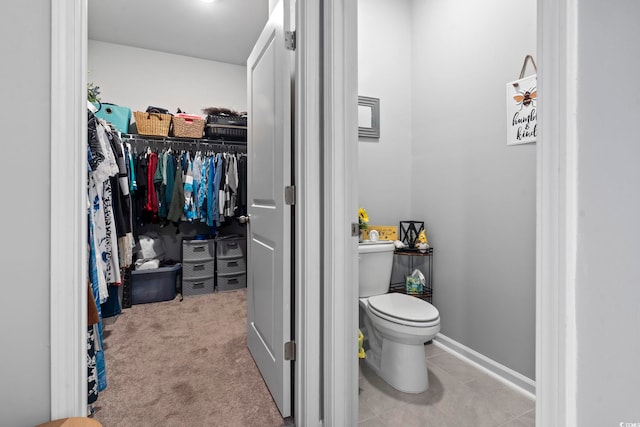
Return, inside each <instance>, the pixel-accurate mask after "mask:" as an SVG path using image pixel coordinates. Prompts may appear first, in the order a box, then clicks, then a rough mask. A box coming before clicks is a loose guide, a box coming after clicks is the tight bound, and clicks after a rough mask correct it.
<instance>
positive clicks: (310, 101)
mask: <svg viewBox="0 0 640 427" xmlns="http://www.w3.org/2000/svg"><path fill="white" fill-rule="evenodd" d="M295 7H296V29H295V30H296V77H295V102H294V108H295V138H294V141H295V143H294V156H295V162H294V167H295V181H294V182H295V186H296V190H297V194H296V205H295V248H296V250H295V255H294V256H295V266H296V269H295V280H294V287H295V288H294V289H295V315H294V316H295V317H294V318H295V324H296V327H295V334H296V336H295V340H296V344H297V345H296V346H297V348H298V356H297V359H298V360H296V363H295V365H294V366H295V376H294V384H295V385H294V419H295V422H296V425H299V426H308V427H318V426H321V425H322V408H321V406H320V404H321V399H320V396H321V391H322V382H321V380H322V378H321V376H320V374H321V363H322V360H321V358H320V357H318V355H320V354H321V351H322V350H321V348H322V347H321V344H322V343H321V337H322V333H321V331H322V328H321V312H320V309H321V305H320V301H321V298H320V295H321V289H322V287H321V284H320V277H321V276H320V274H321V267H320V265H321V264H320V263H321V255H322V253H321V251H320V248H321V245H320V244H321V241H322V240H321V239H322V237H321V236H322V235H321V230H320V228H319V227H318V224H321V203H320V177H321V169H320V166H321V165H320V158H321V155H320V153H321V151H320V75H321V74H320V67H321V64H320V2H319V0H308V1H298V2H296V3H295Z"/></svg>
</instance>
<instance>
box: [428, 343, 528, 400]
mask: <svg viewBox="0 0 640 427" xmlns="http://www.w3.org/2000/svg"><path fill="white" fill-rule="evenodd" d="M433 343H434V344H435V345H436V346H438V347H440V348H442V349H443V350H445V351H447V352H448V353H451V354H452V355H454V356H456V357H457V358H459V359H462V360H464V361H465V362H468V363H471V364H472V365H474V366H476V367H477V368H478V369H480V370H482V371H483V372H486V373H487V374H488V375H491V376H492V377H494V378H495V379H497V380H498V381H500V382H502V383H504V384H505V385H506V386H508V387H511V388H512V389H514V390H515V391H517V392H520V393H522V394H523V395H525V396H527V397H528V398H530V399H532V400H535V399H536V383H535V381H533V380H531V379H529V378H527V377H525V376H524V375H522V374H520V373H518V372H516V371H514V370H513V369H511V368H507V367H506V366H504V365H502V364H500V363H498V362H496V361H495V360H492V359H489V358H488V357H487V356H484V355H482V354H480V353H478V352H477V351H475V350H473V349H471V348H469V347H467V346H465V345H463V344H460V343H459V342H457V341H455V340H453V339H451V338H449V337H447V336H446V335H442V334H438V335H437V336H436V338H435V339H434V340H433Z"/></svg>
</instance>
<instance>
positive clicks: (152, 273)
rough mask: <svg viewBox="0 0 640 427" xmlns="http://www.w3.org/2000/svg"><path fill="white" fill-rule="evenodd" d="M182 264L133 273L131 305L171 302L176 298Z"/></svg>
mask: <svg viewBox="0 0 640 427" xmlns="http://www.w3.org/2000/svg"><path fill="white" fill-rule="evenodd" d="M181 270H182V265H181V264H175V265H171V266H167V267H160V268H155V269H151V270H134V271H132V272H131V303H132V304H145V303H149V302H158V301H169V300H172V299H174V298H175V297H176V284H177V283H178V274H179V273H180V272H181Z"/></svg>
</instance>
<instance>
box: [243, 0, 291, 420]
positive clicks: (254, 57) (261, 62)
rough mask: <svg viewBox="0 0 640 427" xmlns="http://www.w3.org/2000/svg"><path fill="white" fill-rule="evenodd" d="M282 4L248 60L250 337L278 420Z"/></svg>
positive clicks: (284, 331) (283, 233)
mask: <svg viewBox="0 0 640 427" xmlns="http://www.w3.org/2000/svg"><path fill="white" fill-rule="evenodd" d="M284 13H285V7H284V5H283V2H282V1H280V2H279V3H278V5H277V6H276V8H275V9H274V10H273V12H272V13H271V16H270V18H269V22H268V23H267V25H266V27H265V28H264V30H263V31H262V34H261V35H260V38H259V39H258V42H257V43H256V45H255V46H254V48H253V51H252V52H251V55H250V56H249V59H248V61H247V81H248V137H249V139H248V148H247V152H248V156H249V159H248V160H249V161H248V164H249V168H248V202H249V203H248V205H249V209H248V211H249V215H250V221H249V225H248V235H249V238H248V251H247V257H248V270H247V288H248V293H247V342H248V346H249V350H250V351H251V354H252V356H253V359H254V360H255V362H256V364H257V365H258V368H259V369H260V372H261V374H262V377H263V378H264V380H265V382H266V384H267V386H268V387H269V390H270V392H271V395H272V396H273V399H274V401H275V402H276V404H277V405H278V409H279V410H280V413H281V414H282V416H283V417H288V416H290V415H291V406H292V405H291V362H290V361H286V360H285V357H284V346H285V343H286V342H287V341H290V340H291V311H292V307H291V207H290V206H288V205H287V204H286V203H285V196H284V194H285V187H286V186H289V185H291V97H290V92H291V72H290V56H291V52H290V51H288V50H286V49H285V41H284Z"/></svg>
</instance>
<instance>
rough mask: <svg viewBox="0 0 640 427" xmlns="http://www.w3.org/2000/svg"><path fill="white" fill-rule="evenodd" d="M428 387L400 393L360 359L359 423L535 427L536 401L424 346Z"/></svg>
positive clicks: (362, 426)
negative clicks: (415, 391) (420, 390)
mask: <svg viewBox="0 0 640 427" xmlns="http://www.w3.org/2000/svg"><path fill="white" fill-rule="evenodd" d="M425 348H426V358H427V363H428V368H429V390H427V391H426V392H424V393H421V394H404V393H400V392H398V391H397V390H395V389H394V388H392V387H391V386H389V385H388V384H386V383H385V382H384V381H382V380H381V379H380V378H379V377H378V376H377V375H376V374H375V373H374V372H373V371H372V370H371V369H370V368H368V367H367V366H366V365H365V363H364V361H363V360H361V361H360V396H359V405H360V416H359V424H358V425H359V427H396V426H398V427H465V426H469V427H471V426H473V427H535V402H534V401H533V400H531V399H529V398H527V397H526V396H524V395H522V394H520V393H518V392H517V391H514V390H512V389H511V388H509V387H507V386H506V385H504V384H503V383H501V382H500V381H498V380H496V379H494V378H493V377H491V376H489V375H487V374H485V373H484V372H483V371H481V370H479V369H477V368H476V367H474V366H472V365H470V364H468V363H466V362H464V361H462V360H460V359H458V358H457V357H455V356H453V355H451V354H449V353H447V352H446V351H444V350H442V349H441V348H439V347H437V346H435V345H434V344H432V343H428V344H427V345H425Z"/></svg>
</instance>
